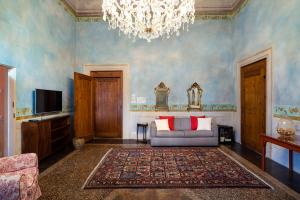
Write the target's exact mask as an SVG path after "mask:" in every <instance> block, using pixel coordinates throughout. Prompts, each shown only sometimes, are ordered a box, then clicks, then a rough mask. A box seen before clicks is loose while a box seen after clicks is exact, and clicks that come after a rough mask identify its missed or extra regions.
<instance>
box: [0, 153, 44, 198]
mask: <svg viewBox="0 0 300 200" xmlns="http://www.w3.org/2000/svg"><path fill="white" fill-rule="evenodd" d="M38 175H39V169H38V159H37V156H36V154H34V153H29V154H21V155H16V156H10V157H4V158H0V200H35V199H38V198H39V197H40V196H41V190H40V187H39V185H38Z"/></svg>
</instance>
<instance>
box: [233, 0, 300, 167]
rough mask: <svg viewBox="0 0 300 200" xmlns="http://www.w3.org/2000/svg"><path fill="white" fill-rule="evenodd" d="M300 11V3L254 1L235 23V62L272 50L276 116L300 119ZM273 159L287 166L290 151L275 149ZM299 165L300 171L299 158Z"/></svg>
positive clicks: (297, 158)
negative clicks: (277, 114)
mask: <svg viewBox="0 0 300 200" xmlns="http://www.w3.org/2000/svg"><path fill="white" fill-rule="evenodd" d="M299 8H300V1H299V0H289V1H288V3H283V1H282V0H264V1H261V0H251V1H250V2H249V4H248V5H247V6H246V8H245V9H243V10H242V11H241V13H240V14H239V15H238V16H237V17H236V18H235V19H234V21H233V30H234V40H233V43H234V55H235V58H234V61H235V62H237V61H238V60H240V59H241V58H244V57H247V56H250V55H253V54H255V53H256V52H259V51H262V50H264V49H267V48H270V47H272V53H273V64H272V66H273V84H274V91H273V92H274V95H275V98H274V100H273V101H274V102H273V103H274V105H275V106H276V109H274V111H275V114H276V113H277V112H278V113H279V112H280V111H284V112H285V111H286V112H287V113H288V114H295V115H298V116H300V115H299V113H300V109H299V108H300V90H299V88H300V79H299V74H300V54H299V53H300V51H299V47H300V40H299V35H300V20H299V19H300V12H299ZM278 108H282V109H278ZM279 114H280V113H279ZM273 126H276V122H275V123H274V124H273ZM272 158H273V159H274V160H276V161H278V162H280V163H282V164H285V165H287V162H288V155H287V151H283V150H279V149H274V151H273V155H272ZM295 164H296V168H295V169H296V171H298V172H300V156H299V155H296V156H295Z"/></svg>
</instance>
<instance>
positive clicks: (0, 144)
mask: <svg viewBox="0 0 300 200" xmlns="http://www.w3.org/2000/svg"><path fill="white" fill-rule="evenodd" d="M7 81H8V70H7V69H6V68H4V67H1V66H0V157H2V156H3V155H4V146H5V144H4V140H5V134H6V130H7V125H6V123H7V112H6V108H7V99H8V97H7V86H8V85H7Z"/></svg>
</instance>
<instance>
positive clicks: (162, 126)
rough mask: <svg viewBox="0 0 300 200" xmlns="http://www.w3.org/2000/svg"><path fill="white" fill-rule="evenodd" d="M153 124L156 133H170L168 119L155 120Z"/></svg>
mask: <svg viewBox="0 0 300 200" xmlns="http://www.w3.org/2000/svg"><path fill="white" fill-rule="evenodd" d="M155 124H156V128H157V130H158V131H170V128H169V120H168V119H157V120H155Z"/></svg>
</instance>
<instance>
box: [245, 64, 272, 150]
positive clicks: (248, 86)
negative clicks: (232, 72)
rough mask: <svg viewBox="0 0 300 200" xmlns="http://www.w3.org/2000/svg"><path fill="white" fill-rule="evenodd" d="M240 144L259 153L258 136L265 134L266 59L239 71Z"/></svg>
mask: <svg viewBox="0 0 300 200" xmlns="http://www.w3.org/2000/svg"><path fill="white" fill-rule="evenodd" d="M241 108H242V110H241V111H242V112H241V128H242V129H241V130H242V143H243V145H246V146H247V147H248V148H250V149H252V150H254V151H256V152H258V153H260V152H261V145H260V140H259V134H261V133H265V132H266V59H264V60H261V61H258V62H256V63H253V64H250V65H247V66H245V67H242V69H241Z"/></svg>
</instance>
